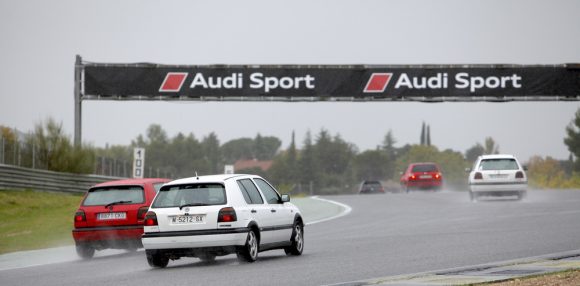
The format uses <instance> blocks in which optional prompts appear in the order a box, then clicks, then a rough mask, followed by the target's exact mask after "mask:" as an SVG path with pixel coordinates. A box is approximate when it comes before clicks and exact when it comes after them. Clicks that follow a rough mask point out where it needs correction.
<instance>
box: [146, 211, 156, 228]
mask: <svg viewBox="0 0 580 286" xmlns="http://www.w3.org/2000/svg"><path fill="white" fill-rule="evenodd" d="M156 225H157V214H155V213H154V212H147V214H146V215H145V226H156Z"/></svg>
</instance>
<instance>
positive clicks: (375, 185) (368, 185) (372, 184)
mask: <svg viewBox="0 0 580 286" xmlns="http://www.w3.org/2000/svg"><path fill="white" fill-rule="evenodd" d="M380 187H381V183H380V182H378V181H366V182H364V183H363V188H380Z"/></svg>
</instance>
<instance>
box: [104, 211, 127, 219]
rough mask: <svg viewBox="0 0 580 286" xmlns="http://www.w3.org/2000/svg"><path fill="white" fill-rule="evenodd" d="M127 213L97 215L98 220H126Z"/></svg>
mask: <svg viewBox="0 0 580 286" xmlns="http://www.w3.org/2000/svg"><path fill="white" fill-rule="evenodd" d="M126 218H127V213H124V212H117V213H99V214H97V219H98V220H109V219H126Z"/></svg>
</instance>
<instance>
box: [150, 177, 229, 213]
mask: <svg viewBox="0 0 580 286" xmlns="http://www.w3.org/2000/svg"><path fill="white" fill-rule="evenodd" d="M186 204H192V205H200V206H212V205H224V204H226V190H225V187H224V186H223V185H222V184H216V183H210V184H191V185H179V186H170V187H164V188H161V190H160V191H159V194H158V195H157V197H156V198H155V201H154V202H153V204H152V206H153V207H156V208H168V207H179V206H183V205H186Z"/></svg>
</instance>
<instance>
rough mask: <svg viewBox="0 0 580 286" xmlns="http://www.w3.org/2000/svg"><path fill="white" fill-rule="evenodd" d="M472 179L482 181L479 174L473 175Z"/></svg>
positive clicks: (481, 176)
mask: <svg viewBox="0 0 580 286" xmlns="http://www.w3.org/2000/svg"><path fill="white" fill-rule="evenodd" d="M473 178H474V179H476V180H482V179H483V175H482V174H481V173H480V172H477V173H475V175H474V176H473Z"/></svg>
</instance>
